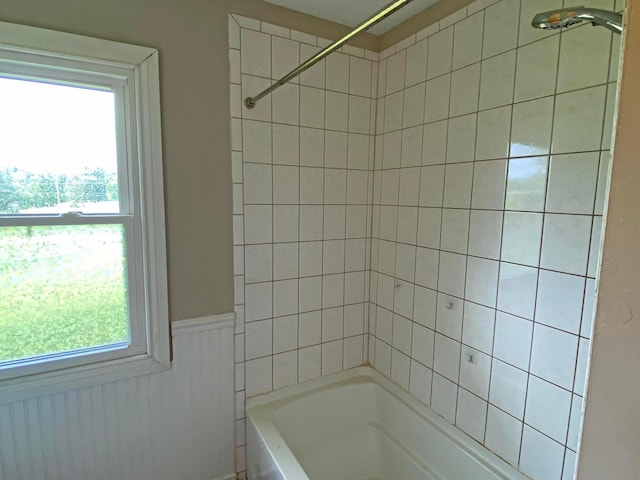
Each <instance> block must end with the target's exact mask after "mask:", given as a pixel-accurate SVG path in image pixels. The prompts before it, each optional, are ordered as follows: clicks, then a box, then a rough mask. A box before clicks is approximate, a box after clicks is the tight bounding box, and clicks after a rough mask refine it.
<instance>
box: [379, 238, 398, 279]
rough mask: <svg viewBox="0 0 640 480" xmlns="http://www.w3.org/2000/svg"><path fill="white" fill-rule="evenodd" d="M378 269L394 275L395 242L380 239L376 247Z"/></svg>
mask: <svg viewBox="0 0 640 480" xmlns="http://www.w3.org/2000/svg"><path fill="white" fill-rule="evenodd" d="M378 257H379V258H378V271H379V272H380V273H384V274H385V275H389V276H394V275H395V273H396V243H395V242H386V241H382V240H381V241H380V242H379V248H378Z"/></svg>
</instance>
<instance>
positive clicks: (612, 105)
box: [602, 83, 618, 150]
mask: <svg viewBox="0 0 640 480" xmlns="http://www.w3.org/2000/svg"><path fill="white" fill-rule="evenodd" d="M617 86H618V85H617V83H610V84H609V85H607V101H606V105H605V114H604V129H603V132H602V149H603V150H609V149H610V148H611V146H612V144H613V133H614V132H613V122H614V117H615V112H616V93H617Z"/></svg>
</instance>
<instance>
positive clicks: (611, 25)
mask: <svg viewBox="0 0 640 480" xmlns="http://www.w3.org/2000/svg"><path fill="white" fill-rule="evenodd" d="M583 21H587V22H591V23H592V24H593V26H596V25H601V26H603V27H605V28H608V29H609V30H611V31H612V32H615V33H618V34H619V33H622V14H620V13H616V12H609V11H607V10H600V9H597V8H586V7H569V8H563V9H562V10H552V11H550V12H542V13H539V14H537V15H536V16H535V17H533V20H532V21H531V25H533V26H534V27H535V28H544V29H557V28H564V27H568V26H569V25H573V24H575V23H580V22H583Z"/></svg>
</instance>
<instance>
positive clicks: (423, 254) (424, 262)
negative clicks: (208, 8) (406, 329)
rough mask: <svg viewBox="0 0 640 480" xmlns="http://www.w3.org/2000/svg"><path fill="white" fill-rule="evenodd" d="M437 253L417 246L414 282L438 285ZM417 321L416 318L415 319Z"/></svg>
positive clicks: (429, 285) (429, 286) (430, 286)
mask: <svg viewBox="0 0 640 480" xmlns="http://www.w3.org/2000/svg"><path fill="white" fill-rule="evenodd" d="M439 261H440V260H439V253H438V251H437V250H432V249H429V248H418V249H417V252H416V283H417V284H418V285H422V286H425V287H428V288H431V289H434V290H435V289H436V288H437V287H438V265H439ZM416 321H418V320H416Z"/></svg>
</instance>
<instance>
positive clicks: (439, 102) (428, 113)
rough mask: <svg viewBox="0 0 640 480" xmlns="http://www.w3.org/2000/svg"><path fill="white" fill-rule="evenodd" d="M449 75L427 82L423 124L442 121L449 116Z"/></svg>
mask: <svg viewBox="0 0 640 480" xmlns="http://www.w3.org/2000/svg"><path fill="white" fill-rule="evenodd" d="M450 91H451V75H450V74H449V75H442V76H440V77H437V78H434V79H432V80H429V81H428V82H427V93H426V99H425V114H424V120H425V122H435V121H437V120H443V119H445V118H447V117H448V116H449V94H450Z"/></svg>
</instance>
